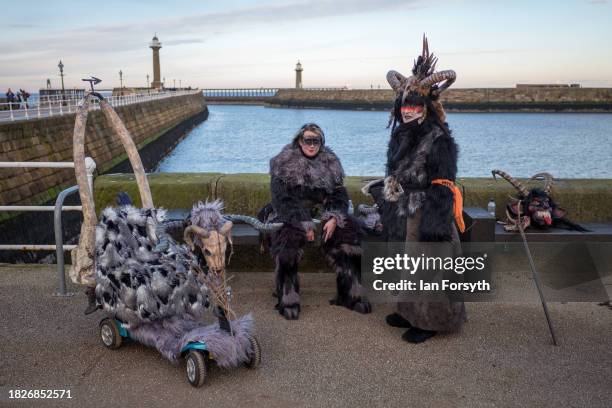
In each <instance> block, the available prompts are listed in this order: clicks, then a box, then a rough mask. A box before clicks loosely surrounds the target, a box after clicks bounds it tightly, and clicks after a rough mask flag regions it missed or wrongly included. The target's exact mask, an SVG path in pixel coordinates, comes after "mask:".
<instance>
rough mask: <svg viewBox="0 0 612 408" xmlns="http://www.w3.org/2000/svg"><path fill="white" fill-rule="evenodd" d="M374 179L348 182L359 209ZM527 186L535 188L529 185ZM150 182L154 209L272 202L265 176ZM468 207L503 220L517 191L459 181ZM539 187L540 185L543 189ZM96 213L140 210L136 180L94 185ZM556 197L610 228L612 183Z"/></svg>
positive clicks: (560, 183) (573, 212) (565, 182)
mask: <svg viewBox="0 0 612 408" xmlns="http://www.w3.org/2000/svg"><path fill="white" fill-rule="evenodd" d="M372 179H373V177H356V176H355V177H347V178H346V180H345V184H346V187H347V190H348V193H349V196H350V198H351V199H352V200H353V204H354V206H355V208H356V207H357V205H358V204H360V203H370V200H369V198H368V197H365V196H364V195H363V194H362V193H361V191H360V189H361V186H362V185H363V184H364V183H365V182H366V181H368V180H372ZM522 181H523V182H524V183H525V185H526V186H535V185H537V184H534V183H536V182H534V183H527V181H526V180H522ZM149 182H150V185H151V191H152V194H153V202H154V204H155V205H156V206H159V207H165V208H168V209H189V208H191V207H192V205H193V204H194V203H195V202H197V201H200V200H205V199H207V198H208V199H212V198H216V197H218V198H221V199H223V200H224V201H225V209H226V212H227V213H242V214H249V215H257V212H258V211H259V210H260V209H261V208H262V207H263V206H264V205H265V204H266V203H268V202H269V201H270V189H269V186H270V178H269V176H268V175H267V174H244V173H243V174H220V173H155V174H151V175H149ZM458 184H459V186H460V187H462V188H463V189H464V199H465V206H467V207H481V208H486V206H487V203H488V202H489V199H490V198H494V199H495V202H496V203H497V217H498V218H500V219H503V218H505V213H504V211H505V210H504V206H505V203H506V201H507V199H508V196H509V195H513V196H515V195H516V190H514V189H513V188H512V186H510V185H509V184H508V183H507V182H506V181H504V180H497V181H495V180H493V178H492V177H491V178H460V179H459V180H458ZM539 185H541V182H540V184H539ZM94 190H95V202H96V210H97V211H98V212H99V211H101V210H102V209H104V208H105V207H106V206H109V205H114V203H115V199H116V195H117V193H118V192H119V191H127V192H128V194H130V196H131V197H132V198H134V199H135V201H136V205H140V199H139V196H138V192H137V189H136V182H135V181H134V176H133V175H131V174H114V175H106V176H101V177H98V178H97V179H96V180H95V183H94ZM552 193H553V197H554V198H555V199H556V200H557V202H558V203H560V204H561V205H562V206H563V207H564V208H565V209H567V210H568V214H569V217H570V219H572V220H574V221H578V222H612V207H610V205H609V203H610V202H612V179H560V180H556V181H555V184H554V185H553V188H552Z"/></svg>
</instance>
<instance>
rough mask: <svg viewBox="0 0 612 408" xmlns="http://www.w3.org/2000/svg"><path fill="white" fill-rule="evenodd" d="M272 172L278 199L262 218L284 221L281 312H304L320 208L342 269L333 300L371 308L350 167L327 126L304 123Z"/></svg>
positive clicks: (279, 261) (277, 242)
mask: <svg viewBox="0 0 612 408" xmlns="http://www.w3.org/2000/svg"><path fill="white" fill-rule="evenodd" d="M270 175H271V193H272V202H271V203H270V204H268V205H267V206H266V207H264V208H263V209H262V211H261V212H260V214H259V218H260V219H261V220H262V221H267V222H270V223H282V227H281V228H280V229H279V230H277V231H275V232H273V233H272V235H271V243H270V249H271V254H272V257H273V259H274V260H275V262H276V293H275V295H276V296H277V298H278V303H277V305H276V307H277V309H278V311H279V313H280V314H281V315H283V316H284V317H285V318H286V319H289V320H292V319H297V318H298V316H299V312H300V284H299V280H298V264H299V262H300V259H301V258H302V254H303V247H304V245H306V242H308V241H314V239H315V232H314V223H313V216H315V213H316V212H317V210H319V215H320V219H321V221H322V222H323V236H322V250H323V252H324V254H325V258H326V260H327V261H328V263H329V264H330V265H331V266H332V267H333V268H334V271H335V273H336V284H337V294H336V296H335V297H334V298H333V299H331V300H330V303H331V304H334V305H338V306H344V307H347V308H349V309H351V310H355V311H357V312H359V313H369V312H370V311H371V306H370V304H369V303H368V301H367V300H366V299H365V298H364V297H363V295H362V287H361V247H360V242H361V234H362V231H361V227H360V225H359V222H358V221H357V219H355V218H354V217H352V216H350V215H348V206H349V198H348V194H347V192H346V188H345V187H344V185H343V182H344V170H343V169H342V165H341V164H340V160H339V159H338V157H337V156H336V155H335V154H334V152H333V151H332V150H331V149H330V148H329V147H327V146H326V145H325V135H324V134H323V131H322V130H321V128H320V127H319V126H317V125H315V124H312V123H310V124H306V125H304V126H302V128H300V130H299V131H298V132H297V134H296V135H295V137H294V138H293V141H292V142H291V143H290V144H288V145H286V146H285V147H283V149H282V150H281V152H280V153H279V154H278V155H277V156H275V157H274V158H272V160H270Z"/></svg>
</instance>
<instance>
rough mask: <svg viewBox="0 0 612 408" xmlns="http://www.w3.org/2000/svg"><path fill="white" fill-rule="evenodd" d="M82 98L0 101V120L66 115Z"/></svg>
mask: <svg viewBox="0 0 612 408" xmlns="http://www.w3.org/2000/svg"><path fill="white" fill-rule="evenodd" d="M199 92H202V91H201V90H198V89H192V90H178V91H161V92H155V93H146V94H145V93H134V94H131V95H123V96H121V95H118V96H109V97H107V98H106V100H107V101H108V102H109V103H110V105H111V106H113V107H117V106H125V105H132V104H135V103H141V102H148V101H155V100H158V99H165V98H171V97H174V96H181V95H192V94H196V93H199ZM81 100H82V98H66V99H62V98H57V99H53V98H44V99H42V100H40V99H39V100H35V101H33V102H32V103H29V102H28V103H26V102H2V103H0V122H11V121H16V120H29V119H36V118H44V117H50V116H58V115H66V114H72V113H75V112H76V109H77V107H78V106H79V104H80V102H81ZM89 109H90V110H96V109H100V106H99V103H98V101H97V100H95V101H93V103H91V104H90V108H89Z"/></svg>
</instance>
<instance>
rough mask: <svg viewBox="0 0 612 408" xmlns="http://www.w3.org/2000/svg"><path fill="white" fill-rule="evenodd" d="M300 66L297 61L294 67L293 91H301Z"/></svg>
mask: <svg viewBox="0 0 612 408" xmlns="http://www.w3.org/2000/svg"><path fill="white" fill-rule="evenodd" d="M303 70H304V69H302V64H300V61H299V60H298V62H297V65H296V66H295V89H302V71H303Z"/></svg>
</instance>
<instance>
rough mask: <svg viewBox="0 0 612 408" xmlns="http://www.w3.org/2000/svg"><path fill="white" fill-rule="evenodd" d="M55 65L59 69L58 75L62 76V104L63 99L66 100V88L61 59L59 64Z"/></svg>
mask: <svg viewBox="0 0 612 408" xmlns="http://www.w3.org/2000/svg"><path fill="white" fill-rule="evenodd" d="M57 67H58V68H59V70H60V77H61V78H62V104H63V103H64V101H65V100H66V90H65V88H64V64H62V60H60V62H59V64H57Z"/></svg>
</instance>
